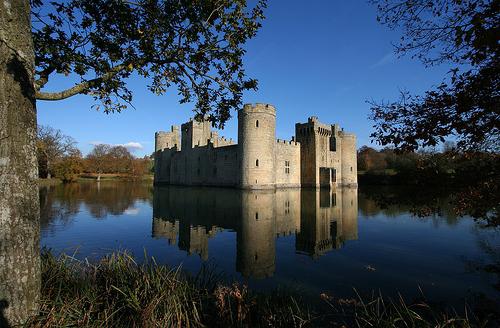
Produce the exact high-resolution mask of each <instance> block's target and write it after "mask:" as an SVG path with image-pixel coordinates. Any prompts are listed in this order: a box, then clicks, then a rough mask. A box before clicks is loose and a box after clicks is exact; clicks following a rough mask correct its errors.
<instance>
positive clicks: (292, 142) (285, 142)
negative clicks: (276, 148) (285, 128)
mask: <svg viewBox="0 0 500 328" xmlns="http://www.w3.org/2000/svg"><path fill="white" fill-rule="evenodd" d="M276 143H277V144H279V145H288V146H296V147H300V142H297V141H295V140H293V139H292V140H284V139H276Z"/></svg>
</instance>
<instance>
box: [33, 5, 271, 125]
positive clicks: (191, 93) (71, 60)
mask: <svg viewBox="0 0 500 328" xmlns="http://www.w3.org/2000/svg"><path fill="white" fill-rule="evenodd" d="M31 3H32V33H33V41H34V48H35V65H36V72H35V73H36V81H35V88H36V98H37V99H40V100H61V99H65V98H68V97H71V96H73V95H76V94H80V93H82V94H88V95H91V96H92V97H93V98H94V99H95V100H96V104H95V106H96V107H97V108H98V109H99V108H101V109H102V110H103V111H104V112H106V113H109V112H114V111H118V112H119V111H121V110H122V109H124V108H126V107H127V105H130V104H131V101H132V93H131V91H130V90H129V89H128V88H127V86H126V79H127V78H129V77H132V76H135V74H137V75H139V76H142V77H145V78H147V79H148V80H149V81H150V82H149V84H148V86H147V87H148V89H149V90H151V91H152V92H154V93H155V94H158V95H161V94H164V93H165V92H166V91H167V89H168V88H169V87H171V86H176V87H177V91H178V94H179V96H180V97H181V103H186V102H192V101H193V102H195V113H196V115H197V116H198V117H202V116H203V117H207V118H208V119H210V120H211V121H212V122H213V124H217V125H219V126H222V125H224V122H226V120H227V119H228V118H229V117H230V111H231V109H234V108H237V107H238V106H239V105H240V104H241V97H242V93H243V91H244V90H249V89H256V88H257V81H256V80H255V79H253V78H249V77H247V76H246V73H245V70H244V67H243V61H242V59H243V56H244V54H245V50H244V49H243V45H244V44H245V42H246V41H247V40H248V39H250V38H252V37H254V36H255V35H256V33H257V31H258V29H259V28H260V26H261V21H262V19H263V18H264V15H263V10H264V9H265V6H266V0H258V1H256V3H255V5H254V6H252V7H250V6H249V5H248V4H247V1H246V0H130V1H128V0H69V1H50V2H49V1H43V0H31ZM55 74H65V75H68V74H73V75H76V76H78V77H79V79H80V81H79V83H77V84H76V85H71V86H68V88H67V89H65V90H57V91H54V92H48V91H46V90H45V89H44V87H45V86H46V85H47V83H48V81H49V80H50V79H51V78H52V77H53V76H54V75H55Z"/></svg>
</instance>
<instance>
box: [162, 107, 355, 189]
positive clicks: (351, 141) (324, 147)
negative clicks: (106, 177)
mask: <svg viewBox="0 0 500 328" xmlns="http://www.w3.org/2000/svg"><path fill="white" fill-rule="evenodd" d="M180 130H181V131H179V127H177V126H172V128H171V131H170V132H156V133H155V178H154V179H155V184H156V185H159V184H171V185H188V186H226V187H235V188H240V189H272V188H287V187H316V188H319V187H321V188H323V187H329V188H335V187H337V186H356V185H357V167H356V136H355V135H354V134H351V133H346V132H344V131H343V130H341V129H340V128H339V126H338V125H336V124H335V125H328V124H323V123H320V122H319V121H318V119H317V117H314V116H313V117H310V118H309V119H308V121H307V122H306V123H297V124H295V135H296V136H295V137H292V140H291V141H284V140H279V139H276V109H275V108H274V107H273V106H272V105H269V104H246V105H245V106H244V107H243V108H242V109H240V110H239V111H238V144H235V143H234V142H233V140H231V139H226V138H224V137H220V136H219V135H218V134H217V132H216V131H211V123H210V122H209V121H202V122H198V121H195V120H191V121H189V122H187V123H184V124H182V126H181V129H180ZM181 135H182V136H181Z"/></svg>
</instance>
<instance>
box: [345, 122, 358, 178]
mask: <svg viewBox="0 0 500 328" xmlns="http://www.w3.org/2000/svg"><path fill="white" fill-rule="evenodd" d="M341 147H342V155H341V159H342V160H341V163H342V166H341V168H342V181H341V182H342V185H344V186H356V185H357V184H358V166H357V154H356V136H355V135H354V134H352V133H345V132H344V133H342V141H341Z"/></svg>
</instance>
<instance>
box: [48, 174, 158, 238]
mask: <svg viewBox="0 0 500 328" xmlns="http://www.w3.org/2000/svg"><path fill="white" fill-rule="evenodd" d="M39 190H40V222H41V227H42V231H43V232H45V233H46V232H51V233H52V232H54V231H53V228H54V225H53V223H54V222H55V221H57V223H58V224H59V225H63V226H67V225H69V224H71V222H72V220H73V219H74V217H75V215H76V214H77V213H78V212H80V211H81V210H82V206H84V207H85V208H84V209H83V210H86V211H88V212H89V213H90V214H91V216H92V217H93V218H96V219H103V218H106V216H108V215H120V214H123V213H124V212H125V211H126V210H128V209H130V208H132V207H133V206H134V204H135V202H136V201H145V202H150V203H151V202H152V192H153V189H152V186H151V185H150V184H146V183H134V182H117V181H101V182H84V183H70V184H64V185H63V184H61V185H55V186H41V187H40V189H39Z"/></svg>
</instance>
